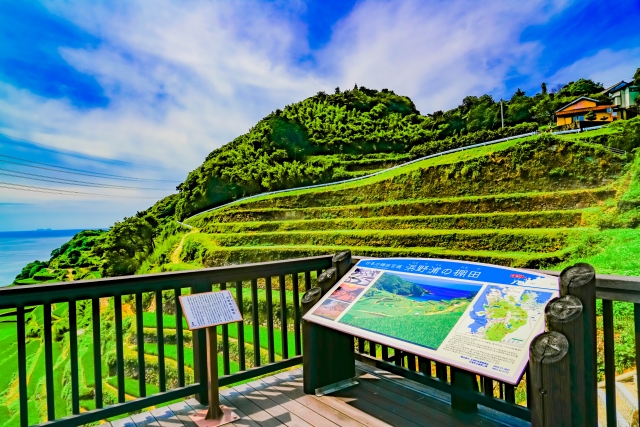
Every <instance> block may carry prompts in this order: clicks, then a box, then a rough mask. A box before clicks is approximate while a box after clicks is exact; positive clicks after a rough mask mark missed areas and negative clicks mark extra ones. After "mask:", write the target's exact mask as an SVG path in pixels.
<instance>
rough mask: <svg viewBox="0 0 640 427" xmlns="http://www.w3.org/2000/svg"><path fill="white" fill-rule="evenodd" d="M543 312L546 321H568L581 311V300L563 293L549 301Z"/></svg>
mask: <svg viewBox="0 0 640 427" xmlns="http://www.w3.org/2000/svg"><path fill="white" fill-rule="evenodd" d="M544 312H545V315H546V316H547V320H548V321H551V322H559V323H566V322H570V321H572V320H573V319H575V318H576V317H578V316H579V315H580V314H581V313H582V302H580V300H579V299H578V298H576V297H574V296H573V295H565V296H563V297H559V298H554V299H552V300H551V301H549V304H547V306H546V307H545V309H544Z"/></svg>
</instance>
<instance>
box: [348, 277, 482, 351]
mask: <svg viewBox="0 0 640 427" xmlns="http://www.w3.org/2000/svg"><path fill="white" fill-rule="evenodd" d="M471 299H472V298H456V299H451V300H444V299H443V300H439V301H416V300H413V299H411V298H408V297H406V296H402V295H397V294H394V293H390V292H387V291H384V290H381V289H380V287H379V282H378V283H376V284H375V285H373V286H372V287H371V288H370V289H369V290H368V291H367V293H366V294H365V295H364V296H362V297H361V298H360V299H359V300H358V301H357V302H356V303H355V304H354V305H353V306H352V307H351V308H350V309H349V311H348V312H347V313H346V314H345V315H344V316H343V317H342V318H341V319H340V323H344V324H347V325H351V326H355V327H357V328H361V329H366V330H368V331H371V332H376V333H379V334H382V335H386V336H388V337H392V338H397V339H399V340H402V341H407V342H410V343H414V344H418V345H423V346H425V347H429V348H432V349H436V348H438V347H439V346H440V344H442V341H443V340H444V339H445V338H446V336H447V335H448V334H449V332H450V331H451V329H453V327H454V325H455V324H456V322H457V321H458V319H460V317H461V316H462V314H463V313H464V311H465V310H466V309H467V307H468V306H469V304H470V302H471Z"/></svg>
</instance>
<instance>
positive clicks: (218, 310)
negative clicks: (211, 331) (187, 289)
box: [180, 290, 242, 331]
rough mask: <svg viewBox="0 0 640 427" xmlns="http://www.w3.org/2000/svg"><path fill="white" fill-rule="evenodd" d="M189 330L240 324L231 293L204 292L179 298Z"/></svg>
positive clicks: (240, 317)
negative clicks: (234, 323)
mask: <svg viewBox="0 0 640 427" xmlns="http://www.w3.org/2000/svg"><path fill="white" fill-rule="evenodd" d="M180 304H181V305H182V312H183V313H184V317H185V318H186V319H187V325H188V327H189V330H190V331H192V330H194V329H200V328H208V327H210V326H216V325H224V324H226V323H233V322H240V321H241V320H242V316H241V315H240V310H238V306H237V305H236V302H235V300H234V299H233V296H231V292H229V291H226V290H225V291H219V292H204V293H201V294H193V295H184V296H180Z"/></svg>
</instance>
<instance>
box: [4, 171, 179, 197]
mask: <svg viewBox="0 0 640 427" xmlns="http://www.w3.org/2000/svg"><path fill="white" fill-rule="evenodd" d="M0 171H5V172H0V175H4V176H12V177H16V178H23V179H30V180H33V181H46V182H54V183H57V184H68V185H77V186H84V187H96V188H113V189H119V190H150V191H168V189H164V188H145V187H128V186H124V185H111V184H98V183H95V182H87V181H76V180H74V179H65V178H56V177H53V176H46V175H38V174H33V173H28V172H19V171H14V170H10V169H4V168H0ZM32 177H36V178H32Z"/></svg>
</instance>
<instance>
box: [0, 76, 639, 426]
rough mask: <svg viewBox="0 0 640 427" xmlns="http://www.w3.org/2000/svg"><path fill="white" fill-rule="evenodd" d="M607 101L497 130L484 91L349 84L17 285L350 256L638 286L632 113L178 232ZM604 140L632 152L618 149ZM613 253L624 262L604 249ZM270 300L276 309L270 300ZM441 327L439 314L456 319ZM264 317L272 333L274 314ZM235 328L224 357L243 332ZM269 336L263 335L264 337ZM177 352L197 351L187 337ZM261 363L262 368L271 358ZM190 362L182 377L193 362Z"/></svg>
mask: <svg viewBox="0 0 640 427" xmlns="http://www.w3.org/2000/svg"><path fill="white" fill-rule="evenodd" d="M601 89H602V87H601V86H600V85H598V84H596V83H594V82H592V81H590V80H584V79H581V80H578V81H576V82H572V83H570V84H568V85H566V86H565V87H562V88H554V89H553V90H551V91H547V89H546V87H545V86H543V87H542V90H541V92H540V93H538V94H536V95H534V96H527V95H526V94H525V93H524V92H522V91H517V92H516V93H515V94H514V95H513V97H512V98H511V99H509V100H507V101H505V102H504V104H503V108H504V117H505V125H506V127H505V128H502V127H501V120H500V103H499V102H496V101H495V100H493V99H492V98H491V97H490V96H488V95H485V96H481V97H467V98H465V99H464V100H463V102H462V104H461V105H460V106H459V107H457V108H455V109H452V110H450V111H447V112H435V113H433V114H429V115H426V116H424V115H421V114H420V113H419V112H418V111H417V110H416V108H415V106H414V105H413V103H412V102H411V100H410V99H408V98H406V97H403V96H399V95H396V94H394V93H393V92H392V91H389V90H382V91H375V90H371V89H366V88H357V87H356V88H354V89H353V90H348V91H339V90H336V93H335V94H331V95H327V94H325V93H318V94H317V95H315V96H313V97H311V98H308V99H306V100H304V101H302V102H300V103H296V104H293V105H290V106H287V107H285V108H284V109H283V110H277V111H275V112H273V113H271V114H270V115H268V116H267V117H266V118H264V119H263V120H261V121H260V122H259V123H257V124H256V126H255V127H253V128H252V129H251V130H250V132H248V133H247V134H245V135H242V136H240V137H238V138H236V139H235V140H234V141H232V142H230V143H229V144H227V145H225V146H223V147H221V148H219V149H216V150H214V151H213V152H212V153H211V154H210V155H209V156H208V157H207V159H206V160H205V162H204V163H203V164H202V166H200V167H199V168H197V169H196V170H194V171H193V172H191V173H190V174H189V176H188V178H187V179H186V180H185V182H184V183H182V184H181V185H180V186H179V187H178V190H179V192H178V193H177V194H174V195H171V196H169V197H166V198H164V199H162V200H160V201H159V202H157V203H156V204H155V205H153V206H152V207H150V208H149V209H147V210H145V211H142V212H138V213H136V214H135V215H133V216H131V217H128V218H124V219H123V220H122V221H119V222H117V223H116V224H114V225H113V227H112V228H111V229H109V230H87V231H83V232H81V233H79V234H77V235H76V236H74V237H73V239H71V240H70V241H69V242H68V243H66V244H65V245H63V246H62V247H61V248H59V249H56V250H54V251H53V253H52V254H51V258H50V259H49V260H46V261H34V262H33V263H30V264H28V265H27V266H25V268H24V269H23V271H22V272H21V273H20V274H19V275H18V277H17V278H16V281H15V283H16V284H33V283H46V282H57V281H61V280H77V279H88V278H97V277H111V276H120V275H127V274H135V273H147V272H162V271H170V270H181V269H195V268H201V267H203V266H217V265H228V264H236V263H244V262H256V261H266V260H273V259H282V258H292V257H297V256H305V255H317V254H326V253H331V252H335V251H337V250H341V249H345V248H350V249H352V250H353V251H354V253H356V254H358V255H370V256H382V257H385V256H420V257H437V258H457V259H466V260H472V261H481V262H491V263H496V264H502V265H511V266H521V267H552V266H554V265H558V264H560V265H566V264H567V263H571V262H573V260H576V259H581V260H586V261H587V262H592V263H593V264H594V265H596V268H597V269H598V271H601V272H611V273H617V274H634V275H640V265H638V264H637V261H633V260H637V259H640V257H638V256H637V254H638V253H639V252H640V248H636V247H635V246H637V245H635V243H634V241H633V239H634V238H635V237H637V236H636V234H637V233H636V231H637V230H629V228H634V227H636V226H637V225H639V224H640V157H638V156H636V155H635V153H634V152H633V151H634V150H635V149H636V147H639V146H640V118H638V119H634V120H629V121H626V122H619V123H616V124H614V125H611V126H609V127H607V128H605V129H602V130H599V131H593V132H589V133H587V134H584V135H583V134H578V135H567V136H561V137H552V136H548V135H542V136H535V137H529V138H525V139H520V140H512V141H508V142H503V143H500V144H496V145H492V146H485V147H480V148H476V149H473V150H468V151H462V152H458V153H453V154H449V155H446V156H440V157H437V158H432V159H429V160H425V161H420V162H417V163H414V164H412V165H409V166H406V167H402V168H398V169H396V170H394V171H388V172H384V173H381V174H379V175H377V176H375V177H370V178H365V179H363V180H361V181H357V182H353V183H348V184H337V185H333V186H330V187H324V188H320V189H315V190H300V191H293V192H289V193H285V194H282V195H278V196H265V197H260V198H256V199H253V200H249V201H245V202H241V203H237V204H234V205H232V206H229V207H227V208H225V209H222V210H220V211H214V212H211V213H207V214H202V215H200V216H198V217H196V218H192V219H189V220H186V223H187V225H185V224H181V223H180V222H178V220H180V221H183V220H185V218H187V217H189V216H191V215H192V214H194V213H197V212H200V211H202V210H205V209H208V208H210V207H213V206H216V205H220V204H223V203H226V202H229V201H232V200H236V199H238V198H241V197H243V196H246V195H252V194H257V193H261V192H263V191H268V190H276V189H281V188H291V187H295V186H300V185H305V184H313V183H321V182H333V181H336V180H342V179H345V178H351V177H354V176H361V175H368V174H370V173H371V172H373V171H379V170H382V169H386V168H389V167H391V166H394V165H397V164H400V163H404V162H406V161H408V160H411V159H416V158H419V157H423V156H426V155H429V154H432V153H436V152H441V151H444V150H447V149H451V148H456V147H462V146H467V145H471V144H475V143H479V142H484V141H487V140H492V139H498V138H502V137H505V136H511V135H518V134H522V133H528V132H531V131H534V130H545V129H546V127H547V126H548V124H549V121H550V119H551V113H552V112H553V111H554V110H555V109H557V108H559V107H560V106H562V105H564V104H565V103H568V102H570V101H572V100H573V99H575V97H576V96H579V95H585V94H586V95H589V96H591V97H599V96H600V95H598V92H599V91H600V90H601ZM603 146H614V147H617V148H621V149H623V150H626V151H627V152H628V154H626V155H619V154H616V153H613V152H611V151H610V150H608V149H606V148H605V147H603ZM622 228H624V229H625V230H624V232H623V231H621V230H620V229H622ZM627 233H631V234H627ZM627 236H631V237H627ZM630 239H631V240H630ZM634 245H635V246H634ZM613 247H621V248H623V250H626V251H627V252H624V253H614V252H615V251H614V249H612V248H613ZM265 249H268V250H265ZM612 254H613V255H612ZM634 263H635V264H634ZM301 283H302V281H301ZM259 285H260V286H261V287H262V289H261V290H260V298H259V303H258V304H259V310H260V312H261V320H264V319H265V313H266V311H265V310H266V309H265V304H266V297H265V294H266V292H265V291H264V284H263V283H262V282H260V283H259ZM287 286H288V288H287V289H288V290H287V301H288V302H287V310H292V309H293V308H292V306H290V303H289V300H290V299H291V292H290V290H291V286H292V284H291V283H289V282H287ZM389 286H390V289H391V288H393V290H390V292H392V293H405V292H409V293H414V292H417V291H418V290H417V289H412V288H409V287H407V286H406V284H405V283H392V284H389ZM247 295H248V293H247ZM273 300H274V303H275V305H276V307H274V313H277V312H278V307H279V306H278V304H277V302H276V301H277V300H278V298H277V295H274V298H273ZM160 303H161V304H157V303H156V302H155V301H154V300H153V296H152V295H145V298H144V304H143V307H144V310H145V311H149V312H150V311H153V310H158V309H161V310H163V311H164V313H165V316H166V318H165V321H164V325H165V339H166V343H165V354H166V355H167V358H168V359H172V357H173V359H172V360H174V359H175V357H176V356H175V355H176V348H175V341H174V342H171V339H172V338H171V337H173V339H174V340H175V330H174V331H173V332H172V328H175V319H174V318H173V317H172V316H173V313H172V312H171V311H170V307H171V305H172V303H175V301H174V300H173V301H172V300H170V299H167V300H166V301H165V300H164V298H163V301H161V302H160ZM111 304H112V303H111ZM124 304H125V307H124V316H125V322H126V324H125V330H126V331H127V332H126V334H127V349H126V351H125V359H126V360H127V361H129V362H127V363H129V364H128V365H127V366H128V368H127V369H129V370H128V371H127V376H128V378H129V379H130V378H134V377H135V375H134V372H133V370H134V366H135V361H136V360H137V351H138V350H140V349H137V348H136V347H135V345H134V340H133V338H132V335H131V334H132V333H134V330H135V327H134V326H133V324H132V321H131V316H132V314H133V311H134V307H133V306H132V305H131V301H128V300H127V299H126V298H125V300H124ZM250 304H251V302H250V301H249V300H248V299H246V300H245V301H242V305H243V306H244V311H245V312H249V311H250ZM55 310H56V311H55V313H54V321H55V322H54V330H55V336H56V339H57V341H56V345H55V348H54V353H55V354H54V358H55V361H56V372H57V373H56V375H58V377H56V378H58V379H59V380H60V381H62V379H63V378H64V377H65V375H66V376H68V369H69V368H68V358H66V354H65V352H64V349H65V348H66V346H68V341H67V340H68V334H69V331H68V327H67V326H66V325H68V313H67V311H66V307H65V306H64V305H60V304H59V305H56V307H55ZM78 310H79V316H80V319H79V326H78V327H79V328H81V329H82V330H83V331H84V333H83V334H82V336H81V337H80V346H81V359H82V360H81V369H82V372H83V374H82V376H83V378H82V381H83V386H82V390H81V392H82V393H83V396H84V397H83V408H84V409H91V405H92V401H91V399H90V394H91V390H92V388H93V387H94V385H95V379H94V378H93V377H92V375H93V374H92V372H93V371H92V365H91V363H92V361H91V354H92V348H91V345H92V344H91V340H90V337H91V334H90V333H88V331H90V330H91V327H92V326H91V324H90V322H89V319H90V312H91V308H90V305H88V304H85V303H80V304H79V307H78ZM101 310H102V313H104V317H103V319H104V320H105V321H104V322H103V324H102V328H103V330H102V334H103V336H104V337H105V338H107V339H104V340H103V343H102V344H103V348H102V351H103V354H104V355H105V358H104V361H103V363H104V369H103V371H104V372H105V373H112V371H113V363H114V358H113V352H114V346H113V339H112V338H109V337H113V334H114V331H113V316H114V314H113V307H112V306H111V305H109V306H106V307H102V308H101ZM625 310H626V311H625ZM616 313H617V316H621V318H624V319H626V320H625V321H626V322H627V323H625V321H622V322H618V323H617V324H616V328H617V329H616V331H617V333H618V334H619V335H617V338H616V339H617V340H618V342H620V343H621V345H624V346H626V347H624V349H622V350H621V351H617V352H616V363H617V366H618V369H619V371H622V370H625V369H627V368H629V367H630V366H632V364H633V349H634V347H633V345H632V343H633V337H632V336H631V335H630V334H629V331H631V330H632V328H626V327H622V328H620V327H618V325H623V326H624V325H627V326H628V325H630V324H631V323H630V322H631V320H629V318H628V316H627V317H624V316H626V315H628V307H626V306H624V305H623V304H616ZM625 313H626V314H625ZM147 314H149V313H145V324H144V327H145V328H153V327H154V326H155V315H151V316H147ZM451 316H452V317H451V319H449V318H448V317H446V316H445V317H442V319H443V321H445V320H446V321H447V322H448V321H449V320H450V321H451V322H455V319H454V318H453V314H452V315H451ZM289 318H291V316H290V317H289ZM41 319H42V312H41V310H40V311H37V310H36V311H34V312H33V313H32V315H31V316H30V319H29V325H28V326H27V330H28V331H29V346H30V347H28V351H29V357H30V359H29V360H30V362H29V370H30V372H31V370H33V374H32V377H31V378H32V379H31V380H30V387H31V388H30V391H29V393H30V396H36V395H40V394H41V391H42V388H43V381H42V371H43V368H42V366H41V365H42V363H43V361H42V357H43V356H42V354H43V352H42V345H41V339H42V324H41ZM274 322H275V324H276V325H277V324H278V319H277V318H274ZM625 328H626V329H625ZM10 329H11V331H13V330H14V329H13V327H11V328H9V327H7V324H0V342H2V343H4V341H2V340H3V339H4V340H5V341H6V342H7V343H10V342H13V341H14V340H15V339H14V337H13V335H11V334H12V333H13V334H14V332H9V330H10ZM229 332H230V338H231V344H232V346H231V352H232V356H233V354H234V352H235V351H237V345H238V344H237V341H235V344H234V339H235V337H237V330H233V328H231V329H230V331H229ZM251 333H252V328H250V327H247V328H246V329H245V338H247V337H250V336H251V335H250V334H251ZM3 334H5V335H6V336H4V335H3ZM172 334H173V335H172ZM234 334H235V335H234ZM154 336H155V330H154V329H149V330H148V331H146V330H145V337H146V338H145V339H146V340H147V344H145V346H144V349H143V350H141V351H144V352H145V360H147V362H148V366H150V367H151V368H150V373H149V374H150V375H149V377H148V378H149V381H150V384H149V390H154V388H153V387H156V385H155V382H156V379H157V376H154V375H156V374H154V370H157V365H158V364H157V354H158V350H157V345H156V344H155V342H153V340H154ZM263 336H266V334H265V333H263V334H261V339H262V337H263ZM436 338H437V337H436ZM247 339H250V338H247ZM434 339H435V338H434ZM185 340H187V353H186V354H187V355H189V354H190V353H189V348H188V346H189V337H188V335H187V336H186V337H185ZM289 342H290V343H291V342H293V339H290V340H289ZM234 345H235V347H233V346H234ZM172 346H173V347H172ZM264 346H266V344H265V345H264ZM261 347H263V345H262V344H261ZM234 348H235V350H234ZM276 348H280V344H278V343H276ZM14 350H15V347H11V348H9V347H7V349H6V350H5V352H6V354H5V356H6V357H5V359H6V360H7V363H6V364H4V365H2V364H1V363H0V366H1V367H2V368H3V369H6V370H7V371H6V372H15V369H16V368H15V366H14V364H15V363H14V361H15V357H13V356H15V354H14V353H15V351H14ZM246 350H247V358H248V360H249V359H252V356H251V355H252V354H253V353H252V352H253V351H254V349H253V348H252V347H251V346H247V348H246ZM255 351H259V352H260V353H261V357H262V353H263V352H264V350H261V349H255ZM1 354H4V353H2V350H0V355H1ZM250 354H251V355H250ZM9 356H11V357H9ZM3 357H4V356H3ZM154 358H155V359H154ZM232 362H234V359H233V358H232ZM171 363H173V364H168V366H170V368H169V369H170V372H169V373H168V375H169V377H170V381H173V380H174V378H175V369H174V368H173V367H174V366H175V363H174V362H171ZM190 363H191V365H190ZM186 364H187V366H191V367H192V362H191V361H190V356H188V357H187V361H186ZM172 369H173V370H172ZM233 369H237V365H235V366H234V365H232V370H233ZM109 375H111V374H109ZM58 379H57V380H56V381H58ZM104 380H105V384H107V385H110V388H109V387H108V386H107V385H105V390H107V391H106V392H105V393H106V396H107V397H106V400H107V403H108V402H110V400H109V399H113V396H114V390H115V389H114V387H113V386H114V379H113V377H107V378H105V379H104ZM14 381H15V377H14V378H9V377H8V378H6V380H0V386H8V385H10V384H13V382H14ZM32 383H33V386H31V384H32ZM64 384H65V386H64V388H63V389H62V393H61V397H60V400H61V402H60V404H61V405H67V403H66V402H65V401H64V399H66V398H67V397H68V393H69V390H68V382H66V383H64ZM0 388H3V387H0ZM7 389H8V390H9V389H10V388H7ZM135 390H136V387H135V384H133V383H131V384H128V385H127V393H128V394H130V395H132V396H134V397H135V393H136V391H135ZM67 400H68V399H67ZM34 401H35V400H34ZM40 403H42V402H40ZM15 405H16V402H15V399H14V398H12V397H11V396H9V395H8V394H5V395H0V419H3V418H2V417H3V416H8V414H15V413H16V407H15ZM34 405H36V403H34ZM67 406H68V405H67ZM67 409H68V408H67ZM39 410H40V412H41V413H42V408H40V409H39ZM36 412H37V411H36ZM36 421H37V420H34V422H36ZM0 425H1V424H0ZM8 425H11V424H8Z"/></svg>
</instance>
